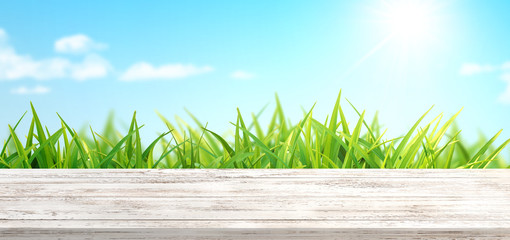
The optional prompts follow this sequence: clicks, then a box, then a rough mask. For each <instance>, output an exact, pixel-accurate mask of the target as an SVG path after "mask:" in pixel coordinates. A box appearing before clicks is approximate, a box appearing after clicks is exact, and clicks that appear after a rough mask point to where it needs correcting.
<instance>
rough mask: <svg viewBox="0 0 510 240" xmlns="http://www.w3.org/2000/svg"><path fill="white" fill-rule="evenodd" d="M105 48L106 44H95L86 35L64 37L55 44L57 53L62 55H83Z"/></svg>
mask: <svg viewBox="0 0 510 240" xmlns="http://www.w3.org/2000/svg"><path fill="white" fill-rule="evenodd" d="M105 48H107V45H106V44H104V43H99V42H95V41H94V40H92V39H91V38H90V37H88V36H87V35H84V34H76V35H72V36H67V37H63V38H61V39H58V40H57V41H56V42H55V51H57V52H60V53H73V54H82V53H88V52H91V51H95V50H102V49H105Z"/></svg>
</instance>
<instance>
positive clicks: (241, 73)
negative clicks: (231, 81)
mask: <svg viewBox="0 0 510 240" xmlns="http://www.w3.org/2000/svg"><path fill="white" fill-rule="evenodd" d="M230 77H231V78H235V79H243V80H247V79H252V78H254V77H255V74H253V73H249V72H245V71H243V70H237V71H235V72H233V73H231V74H230Z"/></svg>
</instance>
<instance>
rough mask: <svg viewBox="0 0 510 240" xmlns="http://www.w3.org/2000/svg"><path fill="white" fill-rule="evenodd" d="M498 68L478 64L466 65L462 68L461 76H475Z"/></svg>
mask: <svg viewBox="0 0 510 240" xmlns="http://www.w3.org/2000/svg"><path fill="white" fill-rule="evenodd" d="M497 69H498V68H497V67H495V66H492V65H480V64H477V63H464V64H462V66H461V67H460V71H459V73H460V75H465V76H469V75H473V74H478V73H484V72H492V71H495V70H497Z"/></svg>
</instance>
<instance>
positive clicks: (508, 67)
mask: <svg viewBox="0 0 510 240" xmlns="http://www.w3.org/2000/svg"><path fill="white" fill-rule="evenodd" d="M501 69H503V70H510V61H509V62H505V63H503V64H502V65H501Z"/></svg>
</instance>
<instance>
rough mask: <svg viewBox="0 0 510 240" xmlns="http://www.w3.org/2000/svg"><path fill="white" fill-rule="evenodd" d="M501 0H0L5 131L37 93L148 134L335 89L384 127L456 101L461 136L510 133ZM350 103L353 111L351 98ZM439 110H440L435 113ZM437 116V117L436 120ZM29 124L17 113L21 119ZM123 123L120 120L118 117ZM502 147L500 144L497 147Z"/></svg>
mask: <svg viewBox="0 0 510 240" xmlns="http://www.w3.org/2000/svg"><path fill="white" fill-rule="evenodd" d="M509 11H510V2H507V1H496V0H491V1H483V2H481V1H474V0H466V1H458V0H449V1H419V0H415V1H402V0H387V1H377V0H363V1H356V2H352V1H349V2H347V1H326V0H323V1H290V0H289V1H278V2H274V1H242V2H232V1H214V2H212V1H211V2H208V1H153V2H151V4H147V3H142V2H136V3H135V2H132V1H129V2H123V1H108V2H102V1H87V2H78V1H52V2H51V4H50V3H48V2H41V1H8V2H2V3H0V102H1V105H0V106H1V109H0V110H1V111H0V139H5V137H6V136H7V132H8V128H7V125H8V124H11V125H14V124H15V123H16V121H17V120H18V119H19V118H20V117H21V115H22V114H23V113H24V112H25V111H27V110H29V109H30V101H32V102H33V103H34V105H35V107H36V110H37V111H38V113H39V115H40V118H41V119H42V121H43V123H45V124H48V126H49V127H50V129H53V130H54V129H56V128H58V127H59V124H60V121H59V119H58V117H57V115H56V114H55V112H58V113H59V114H60V115H61V116H62V117H63V118H64V119H65V120H66V121H67V122H68V123H69V124H70V125H73V126H74V127H81V126H87V125H88V124H91V125H92V126H93V127H94V129H95V130H97V131H101V130H102V128H103V126H104V123H105V121H106V118H107V116H108V113H109V112H110V110H114V111H115V113H116V118H117V121H122V122H124V123H126V124H127V122H129V120H130V118H131V115H132V113H133V111H135V110H136V111H137V116H138V118H139V122H140V123H143V124H145V125H146V127H145V129H144V134H146V135H154V136H155V135H156V133H157V132H163V131H165V130H166V128H165V126H164V124H163V123H162V122H161V121H159V119H158V116H157V114H156V113H155V110H158V111H159V112H160V113H162V114H163V115H165V116H166V117H168V118H170V119H173V116H174V115H179V116H180V117H183V118H184V119H186V116H187V114H186V111H185V110H184V108H186V109H188V110H189V111H190V112H192V113H193V114H194V115H196V116H197V117H198V119H200V120H201V121H202V122H204V123H205V122H208V123H209V125H208V126H209V128H210V129H212V130H215V131H218V132H223V131H225V130H226V129H230V128H231V125H230V124H229V122H231V121H234V120H235V118H236V108H237V107H239V108H240V110H241V112H242V113H243V114H244V115H245V116H247V117H249V116H250V115H249V114H250V113H251V112H258V111H259V110H260V109H261V108H262V107H264V106H265V105H266V104H267V103H271V105H270V106H269V109H268V111H266V117H270V116H269V115H270V111H271V108H272V107H273V106H274V93H278V95H279V97H280V100H281V101H282V104H283V106H284V110H285V112H286V113H287V114H288V115H289V116H290V117H291V119H292V120H293V122H294V123H296V122H297V121H298V120H300V118H301V117H302V110H301V107H303V108H304V109H309V108H310V107H311V106H312V105H313V104H314V103H315V102H317V106H316V108H315V110H314V117H318V118H319V119H322V118H325V117H326V115H328V114H330V113H331V109H332V107H333V104H334V101H335V99H336V96H337V94H338V91H339V90H340V89H342V95H343V98H347V99H349V101H351V102H352V103H353V104H354V105H355V106H356V107H357V108H358V109H365V110H367V113H368V117H369V120H371V118H372V117H373V115H374V113H375V112H376V111H378V112H379V120H380V122H381V123H382V124H383V125H384V126H385V127H387V128H389V130H390V133H391V134H392V135H393V136H395V135H400V134H403V133H404V131H405V130H406V129H407V128H408V127H409V126H411V125H412V124H414V122H415V121H416V120H417V119H418V118H419V117H420V116H421V115H422V114H423V113H424V112H425V111H426V110H428V109H429V107H430V106H432V105H435V107H434V111H433V112H432V114H430V115H429V118H433V117H435V116H436V115H437V114H439V113H441V112H443V113H444V114H445V117H449V116H451V115H453V114H455V113H456V112H457V111H458V110H460V109H461V108H462V107H464V110H463V111H462V113H461V114H460V116H459V118H458V123H459V125H460V126H459V127H460V128H461V129H462V135H463V136H464V137H468V138H469V137H476V136H477V134H478V131H479V130H480V131H481V132H483V133H484V134H485V135H486V136H487V137H490V136H492V135H494V134H495V133H496V132H497V131H499V130H500V129H504V131H503V133H502V135H501V136H500V138H499V139H500V140H499V141H503V140H504V139H507V138H510V121H508V120H510V47H508V43H509V42H510V32H509V31H508V25H509V23H510V15H508V14H507V13H508V12H509ZM342 103H343V106H344V108H345V109H346V110H347V112H349V113H350V116H349V120H350V122H351V124H352V123H353V122H354V121H355V114H354V112H353V111H352V110H351V108H350V106H349V104H348V102H347V101H345V99H343V100H342ZM443 119H444V118H443ZM443 121H444V120H443ZM28 124H29V122H28V120H25V121H24V125H22V126H24V127H26V126H27V125H28ZM121 130H124V129H121ZM505 151H506V150H505Z"/></svg>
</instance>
